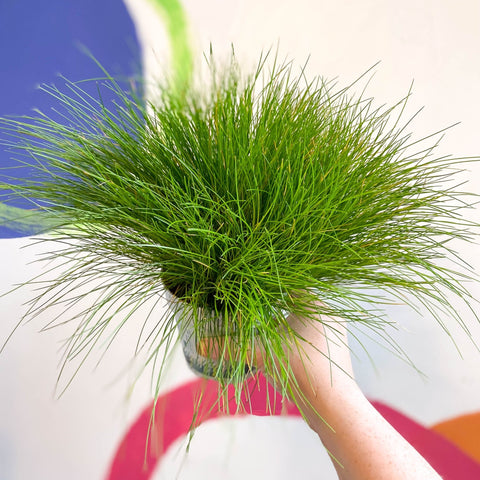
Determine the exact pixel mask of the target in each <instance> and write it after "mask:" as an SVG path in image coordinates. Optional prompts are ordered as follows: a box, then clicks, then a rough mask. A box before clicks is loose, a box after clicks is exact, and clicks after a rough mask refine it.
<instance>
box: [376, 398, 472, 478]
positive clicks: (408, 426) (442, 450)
mask: <svg viewBox="0 0 480 480" xmlns="http://www.w3.org/2000/svg"><path fill="white" fill-rule="evenodd" d="M372 404H373V406H374V407H375V408H376V409H377V410H378V411H379V412H380V414H381V415H382V416H383V417H384V418H385V420H387V421H388V422H389V423H390V424H391V425H392V426H393V427H394V428H395V429H396V430H397V431H398V432H399V433H400V434H401V435H402V436H403V438H405V440H407V442H409V443H410V444H411V445H413V446H414V447H415V448H416V449H417V451H418V452H419V453H420V454H421V455H422V456H423V457H424V458H425V459H426V460H427V461H428V462H429V463H430V465H432V467H433V468H434V469H435V470H436V471H437V472H438V474H439V475H440V476H441V477H442V478H443V479H444V480H460V479H461V480H478V479H480V463H478V462H476V461H475V460H474V459H472V458H471V457H470V456H469V455H467V454H466V453H465V452H463V451H462V450H461V449H460V448H458V446H457V445H455V444H454V443H452V442H451V441H449V440H447V439H446V438H444V437H443V436H442V435H440V434H438V433H436V432H434V431H432V430H429V429H427V428H425V427H423V426H422V425H420V424H418V423H417V422H415V421H413V420H412V419H411V418H409V417H407V416H406V415H403V414H402V413H400V412H398V411H397V410H395V409H393V408H391V407H389V406H387V405H384V404H383V403H380V402H372Z"/></svg>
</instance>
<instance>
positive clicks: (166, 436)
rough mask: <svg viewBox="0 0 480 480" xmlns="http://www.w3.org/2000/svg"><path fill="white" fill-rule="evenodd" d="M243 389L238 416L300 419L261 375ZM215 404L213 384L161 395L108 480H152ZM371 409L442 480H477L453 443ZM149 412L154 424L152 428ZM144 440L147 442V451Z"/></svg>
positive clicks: (478, 469)
mask: <svg viewBox="0 0 480 480" xmlns="http://www.w3.org/2000/svg"><path fill="white" fill-rule="evenodd" d="M247 389H248V391H249V392H250V395H242V397H241V402H240V415H248V414H250V415H259V416H269V415H288V416H294V417H298V416H299V415H300V414H299V412H298V410H297V408H296V407H295V406H294V405H293V404H291V403H286V404H283V403H282V401H281V397H280V395H279V394H278V393H277V392H276V391H275V390H274V389H273V388H272V387H271V386H270V384H269V383H268V382H267V381H266V380H265V377H263V376H262V375H259V376H257V377H256V378H252V379H250V380H249V381H248V382H247ZM200 397H201V399H202V401H201V403H200V405H199V408H195V406H196V405H198V403H197V402H198V399H199V398H200ZM217 398H218V384H217V383H216V382H215V381H213V380H203V379H198V380H193V381H191V382H190V383H187V384H184V385H182V386H181V387H178V388H176V389H175V390H172V391H170V392H168V393H166V394H164V395H161V396H160V397H159V398H158V399H157V402H156V404H155V405H154V403H151V404H150V405H148V406H147V407H146V408H145V409H144V410H143V411H142V413H141V414H140V416H139V417H138V418H137V420H136V421H135V423H134V424H133V425H132V426H131V428H130V429H129V430H128V432H127V433H126V435H125V437H124V439H123V440H122V442H121V444H120V446H119V447H118V449H117V451H116V454H115V457H114V459H113V462H112V464H111V467H110V470H109V473H108V475H107V477H106V478H107V480H124V479H126V478H128V479H131V480H149V479H151V478H152V475H153V473H154V470H155V469H156V468H157V467H158V465H159V464H160V462H161V460H162V457H163V455H164V454H165V452H166V451H167V450H168V448H169V447H170V446H171V445H172V444H173V443H174V442H175V441H176V440H178V439H180V438H182V437H184V436H186V435H187V434H188V432H189V431H190V428H191V426H192V423H193V425H194V426H198V425H200V424H201V423H203V422H206V421H209V420H213V419H215V418H218V417H221V416H224V415H225V414H224V411H223V409H222V408H220V406H219V404H218V402H217ZM228 398H229V401H228V408H229V410H230V411H231V412H236V411H237V403H236V402H235V400H234V391H233V388H229V390H228ZM373 405H374V406H375V408H376V409H377V410H378V411H379V412H380V414H381V415H383V416H384V417H385V418H386V420H387V421H388V422H389V423H390V424H391V425H392V426H393V427H394V428H395V429H396V430H397V431H398V432H399V433H400V434H401V435H402V436H403V437H404V438H405V439H406V440H407V441H408V442H409V443H411V444H412V445H413V446H414V447H415V448H416V449H417V450H418V451H419V452H420V454H421V455H423V456H424V457H425V458H426V459H427V461H428V462H429V463H430V464H431V465H432V466H433V467H434V468H435V470H437V471H438V472H439V473H440V474H441V475H442V478H444V479H445V480H459V479H460V478H461V479H462V480H478V479H479V478H480V464H479V463H477V462H475V461H474V460H473V459H471V458H470V457H469V456H468V455H465V454H464V453H463V452H462V451H461V450H460V449H458V448H457V447H456V446H455V445H453V444H452V443H451V442H449V441H448V440H446V439H445V438H443V437H442V436H440V435H438V434H437V433H435V432H432V431H430V430H428V429H426V428H425V427H423V426H422V425H420V424H418V423H416V422H415V421H413V420H411V419H410V418H408V417H407V416H405V415H403V414H401V413H400V412H398V411H396V410H394V409H392V408H390V407H388V406H386V405H384V404H382V403H380V402H373ZM282 406H283V407H284V408H283V409H282ZM285 407H286V408H285ZM154 408H155V410H153V409H154ZM152 411H153V412H154V415H153V418H154V421H153V424H151V420H152ZM193 419H195V421H194V422H193ZM150 426H151V429H150V430H149V427H150ZM148 435H150V441H149V442H148V445H147V446H146V439H147V437H148ZM319 448H320V447H319Z"/></svg>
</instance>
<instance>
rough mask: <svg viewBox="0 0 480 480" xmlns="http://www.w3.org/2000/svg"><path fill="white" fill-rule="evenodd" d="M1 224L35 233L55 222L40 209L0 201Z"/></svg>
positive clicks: (17, 230)
mask: <svg viewBox="0 0 480 480" xmlns="http://www.w3.org/2000/svg"><path fill="white" fill-rule="evenodd" d="M0 226H2V227H7V228H10V229H11V230H14V231H15V232H18V233H25V234H27V235H34V234H35V233H39V232H44V231H46V230H48V229H49V228H52V227H53V226H54V223H53V222H52V220H51V219H50V218H47V217H46V216H45V214H44V213H43V212H41V211H40V210H27V209H24V208H18V207H11V206H10V205H5V204H4V203H0Z"/></svg>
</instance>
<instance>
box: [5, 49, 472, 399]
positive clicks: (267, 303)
mask: <svg viewBox="0 0 480 480" xmlns="http://www.w3.org/2000/svg"><path fill="white" fill-rule="evenodd" d="M266 60H267V59H266V58H265V57H263V58H262V59H261V60H260V62H259V63H258V67H257V69H256V70H255V71H254V72H253V73H252V74H249V75H245V74H243V73H242V72H241V69H240V67H239V66H238V64H237V63H236V61H235V59H234V58H233V59H232V60H231V62H230V63H229V64H228V65H227V66H225V67H222V68H217V67H215V62H214V61H213V59H211V60H210V70H209V71H210V76H209V77H208V78H207V79H204V81H203V82H199V83H198V84H196V86H195V84H192V85H190V86H188V87H186V88H185V89H182V91H179V89H178V88H174V87H172V85H171V84H168V83H166V84H165V85H163V86H160V87H159V95H158V97H157V98H156V99H155V101H153V102H145V101H144V99H143V98H141V97H139V96H137V95H135V94H134V93H133V92H126V91H125V90H124V89H123V88H122V87H121V86H120V85H119V84H118V83H117V82H116V81H115V80H114V79H113V78H112V77H109V76H106V78H105V80H104V82H103V83H104V84H105V85H106V86H107V87H108V88H110V89H112V90H113V91H114V92H115V93H116V94H117V100H116V102H115V103H114V104H111V105H105V104H103V103H102V101H101V98H91V97H90V96H88V95H86V94H85V93H84V92H83V90H82V84H81V83H80V84H77V83H68V84H67V87H68V88H67V91H68V93H66V92H65V91H60V90H59V89H57V88H55V87H51V86H45V87H43V89H44V90H45V91H46V93H48V94H51V95H53V96H55V97H56V98H57V99H58V104H59V105H58V108H59V111H60V112H61V114H62V115H63V116H64V118H67V120H68V121H67V123H66V124H65V122H62V123H59V122H58V121H56V120H55V119H54V118H52V117H49V116H47V115H45V114H40V113H39V114H37V115H34V116H31V117H26V118H25V117H24V118H20V119H7V120H3V122H2V123H3V131H4V133H5V134H6V135H5V138H8V139H9V140H7V142H8V143H9V145H10V146H11V147H12V148H14V149H16V151H17V153H18V155H20V154H23V155H25V156H26V157H27V160H24V161H23V164H24V165H25V167H26V168H29V169H32V170H33V175H31V176H30V177H29V178H28V179H26V180H24V181H22V182H20V183H18V182H4V183H3V184H2V187H3V189H8V194H9V195H11V191H13V192H14V194H16V195H19V196H21V197H28V198H29V199H33V201H34V202H36V205H37V207H38V211H39V212H40V213H41V214H42V215H43V216H44V217H45V218H46V219H47V220H48V222H49V223H48V224H49V225H50V230H51V231H52V233H54V235H53V236H50V237H49V239H50V240H49V241H51V240H53V241H56V242H57V243H58V244H59V245H60V246H61V248H60V249H57V250H55V252H54V253H52V256H55V257H58V256H60V257H62V258H63V259H64V260H65V261H64V262H63V263H62V265H67V269H66V271H64V272H63V273H62V274H61V275H59V277H58V278H56V279H54V280H49V281H48V283H47V284H46V286H45V290H44V291H43V292H42V293H41V294H40V295H39V297H38V298H37V299H36V302H35V303H34V304H33V308H32V310H31V312H30V314H35V312H36V311H38V310H39V309H43V308H44V307H45V305H56V304H62V305H66V306H69V305H71V304H75V303H76V301H77V300H78V299H79V298H81V296H82V294H78V293H75V290H74V287H75V285H76V284H78V283H80V284H82V285H83V284H85V283H86V282H88V281H90V280H99V281H100V286H97V287H96V288H95V290H96V292H97V293H98V298H97V300H96V301H95V302H94V303H92V304H91V305H90V306H89V307H88V308H87V310H86V311H84V312H82V316H81V317H78V318H76V321H77V325H78V326H77V327H76V329H75V333H74V334H73V335H72V338H71V341H70V342H69V343H68V345H67V351H66V358H67V360H68V359H69V358H70V357H74V356H75V355H77V353H78V352H79V351H87V352H89V351H90V346H91V345H94V344H95V343H96V341H97V340H98V338H100V337H101V336H102V334H103V333H104V332H105V329H106V327H107V326H108V325H109V324H112V323H113V324H115V325H118V327H115V328H121V326H122V325H123V324H124V323H126V322H127V321H128V319H129V318H130V315H131V314H132V313H133V312H134V311H135V310H136V309H137V308H139V306H140V305H142V303H143V302H144V301H147V300H148V299H150V298H156V297H158V296H159V295H164V294H167V295H168V297H169V300H170V303H171V309H170V310H169V313H168V314H166V315H163V316H162V318H161V320H160V321H159V322H158V324H157V326H156V331H155V334H154V335H153V336H154V338H155V339H156V343H155V342H154V343H153V344H152V346H151V349H152V356H151V358H154V357H155V354H156V352H158V345H163V344H165V345H170V344H171V339H172V338H174V336H175V335H176V331H177V329H180V334H181V336H182V338H183V343H184V348H185V354H186V356H187V360H189V362H190V364H191V365H192V367H193V368H194V369H195V370H196V371H197V372H198V373H200V374H203V375H208V376H211V377H213V378H216V379H217V380H219V381H221V382H223V383H225V382H226V383H233V384H234V385H236V386H240V385H241V384H242V382H243V381H244V380H245V377H246V376H247V375H249V374H250V373H252V372H253V371H254V369H255V365H253V364H251V360H250V352H251V351H252V349H255V348H257V347H258V346H260V347H261V349H262V351H263V352H264V368H265V370H266V373H267V374H269V375H271V376H274V377H275V378H276V379H277V380H278V384H277V387H278V388H279V389H280V391H281V392H282V393H283V394H288V385H289V380H290V378H289V377H290V369H289V365H288V355H287V354H286V353H285V351H284V345H285V344H288V343H289V342H290V341H291V339H292V337H294V336H295V333H294V332H293V331H292V330H291V328H290V327H289V325H288V322H287V320H286V313H287V312H290V313H294V314H297V315H302V316H305V317H306V318H308V319H311V321H318V320H314V319H316V318H317V317H316V314H317V313H320V314H325V315H328V316H329V317H332V316H334V317H340V318H342V319H344V320H345V321H346V322H347V325H349V324H350V325H351V324H355V323H358V322H361V323H362V324H365V325H367V326H369V327H371V328H372V329H374V330H375V331H377V332H378V333H379V334H380V335H382V327H383V325H385V324H387V323H388V320H387V319H385V318H384V316H383V314H382V309H381V306H382V304H385V303H388V302H390V301H397V302H398V301H400V302H402V303H407V304H409V305H410V306H411V307H413V308H417V307H418V306H419V305H426V306H427V308H428V309H429V310H430V311H431V312H433V314H434V315H435V316H436V318H437V319H438V320H439V322H440V323H441V324H442V325H444V322H443V319H444V315H446V314H448V315H449V316H450V317H452V318H454V319H457V320H458V321H461V319H460V318H458V315H457V313H456V310H455V308H453V307H452V305H451V301H450V300H449V299H451V298H456V297H459V298H461V299H462V300H463V301H465V302H467V303H468V302H470V296H469V293H468V291H467V289H466V288H465V286H464V283H463V280H464V279H465V278H470V277H472V276H473V273H472V272H470V271H469V270H468V268H467V267H465V268H464V267H463V266H461V265H458V259H457V257H456V255H455V252H454V251H453V250H452V249H451V245H452V243H453V242H454V241H457V240H462V241H471V240H472V239H473V237H474V234H473V233H472V232H473V230H472V227H474V225H472V224H471V223H469V222H468V221H466V220H465V219H464V218H463V210H464V209H465V208H468V207H469V206H471V205H472V202H473V200H472V198H471V197H470V195H469V194H467V193H462V192H461V191H460V189H459V188H457V186H456V185H457V183H459V181H458V180H457V178H458V175H457V174H458V172H460V171H461V170H462V169H463V168H464V163H465V160H462V159H456V158H452V157H443V156H437V155H436V152H435V148H436V146H437V139H436V137H435V136H430V137H427V138H425V139H419V140H417V139H412V137H411V135H410V133H409V132H408V131H407V127H408V124H409V121H408V119H407V121H404V120H403V119H402V117H403V112H404V107H405V103H406V101H407V99H404V100H402V101H400V102H399V103H398V104H396V105H394V106H393V107H391V108H387V107H381V108H378V107H376V106H375V102H374V100H373V99H369V98H365V97H363V96H357V95H355V94H354V87H353V86H350V87H348V88H338V87H337V86H336V85H335V84H334V83H329V82H327V81H325V80H322V79H320V78H316V79H313V80H312V81H309V80H306V75H305V72H304V70H303V69H300V70H299V73H298V74H296V73H295V67H294V66H293V65H292V64H291V63H285V64H281V63H278V62H274V64H273V66H268V64H267V61H266ZM47 256H48V255H47ZM452 296H453V297H452ZM125 297H126V298H127V300H125ZM120 298H121V299H122V303H121V305H120V307H118V306H117V307H113V311H111V310H109V311H108V313H105V311H104V307H107V306H109V305H116V303H115V302H116V301H117V300H118V299H120ZM318 299H320V300H321V301H322V304H321V305H322V306H321V307H318V308H319V309H320V310H319V311H313V310H312V305H313V304H314V303H315V301H316V300H318ZM67 313H68V310H67ZM120 317H121V318H120ZM206 337H208V338H210V339H214V342H217V347H219V348H221V349H222V354H221V355H217V356H216V359H215V360H214V359H213V358H211V357H212V356H211V355H210V354H209V352H208V351H206V352H205V351H203V352H202V354H201V355H200V354H199V352H198V351H197V346H198V342H199V341H200V340H201V339H203V338H206ZM225 338H228V339H229V341H228V342H224V341H222V339H225Z"/></svg>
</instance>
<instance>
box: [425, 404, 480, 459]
mask: <svg viewBox="0 0 480 480" xmlns="http://www.w3.org/2000/svg"><path fill="white" fill-rule="evenodd" d="M431 429H432V430H433V431H434V432H437V433H438V434H440V435H442V437H445V438H446V439H447V440H450V441H451V442H453V443H455V445H457V446H458V447H459V448H460V449H461V450H462V451H463V452H465V453H466V454H468V455H470V456H471V457H472V458H473V459H474V460H476V461H477V462H479V463H480V412H475V413H469V414H466V415H461V416H460V417H456V418H451V419H449V420H445V421H443V422H441V423H437V424H436V425H433V427H431Z"/></svg>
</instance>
